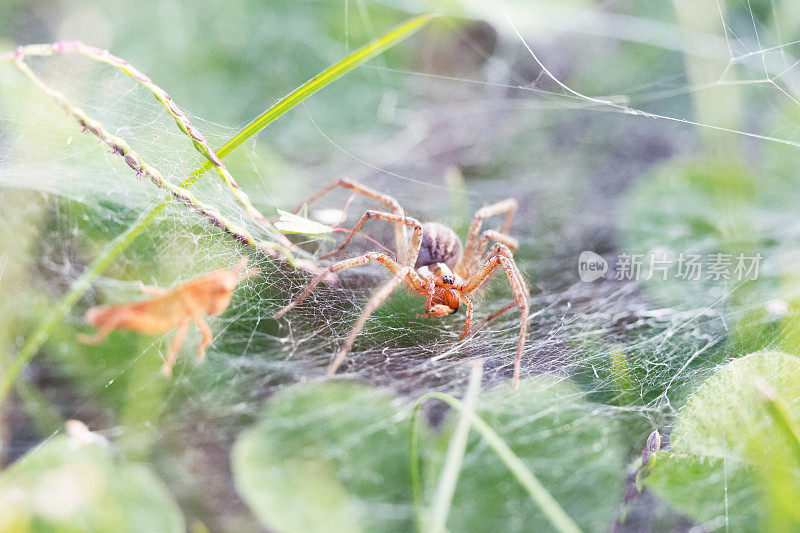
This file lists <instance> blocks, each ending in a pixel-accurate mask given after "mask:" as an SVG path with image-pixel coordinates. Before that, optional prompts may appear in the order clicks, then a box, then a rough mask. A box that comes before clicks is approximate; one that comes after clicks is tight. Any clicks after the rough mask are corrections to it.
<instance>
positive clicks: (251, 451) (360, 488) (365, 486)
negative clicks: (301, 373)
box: [233, 382, 414, 532]
mask: <svg viewBox="0 0 800 533" xmlns="http://www.w3.org/2000/svg"><path fill="white" fill-rule="evenodd" d="M401 407H402V406H401V405H400V404H399V402H397V401H396V400H395V399H394V398H393V397H392V396H391V395H390V394H388V393H387V392H384V391H380V390H376V389H371V388H368V387H366V386H363V385H358V384H354V383H344V382H327V383H323V384H321V385H317V386H314V385H309V384H302V385H300V386H296V387H292V388H289V389H286V390H285V391H283V392H281V393H279V394H277V395H276V396H275V397H273V398H272V399H271V401H270V402H269V405H268V406H267V408H266V409H265V411H264V413H263V417H262V419H261V421H260V422H259V423H258V424H257V425H256V426H255V427H253V428H251V429H249V430H247V431H245V432H244V433H243V434H242V435H241V436H240V438H239V440H238V441H237V443H236V445H235V447H234V450H233V473H234V478H235V480H236V485H237V488H238V489H239V492H240V493H241V494H242V496H243V497H244V499H245V501H246V502H247V504H248V505H249V506H250V508H251V509H252V510H253V512H254V513H255V515H256V516H257V517H258V519H259V520H260V521H261V523H262V524H263V525H264V526H265V527H267V528H268V529H270V530H272V531H277V532H284V531H287V532H288V531H305V532H315V531H325V532H327V531H331V530H332V529H331V528H335V530H336V531H362V530H363V531H409V530H411V529H413V526H414V522H413V519H414V515H413V508H412V505H411V490H410V480H409V472H408V459H407V458H408V443H409V439H410V424H409V421H408V419H407V418H406V417H403V416H402V415H401V414H400V408H401ZM334 525H335V526H334Z"/></svg>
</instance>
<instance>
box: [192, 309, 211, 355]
mask: <svg viewBox="0 0 800 533" xmlns="http://www.w3.org/2000/svg"><path fill="white" fill-rule="evenodd" d="M194 322H195V324H197V329H198V330H200V334H201V335H203V340H202V341H200V346H199V347H198V348H197V360H198V361H202V360H204V359H205V358H206V348H208V347H209V345H211V341H213V340H214V336H213V335H212V333H211V328H209V327H208V324H206V322H205V320H203V319H202V318H201V317H199V316H198V317H195V319H194Z"/></svg>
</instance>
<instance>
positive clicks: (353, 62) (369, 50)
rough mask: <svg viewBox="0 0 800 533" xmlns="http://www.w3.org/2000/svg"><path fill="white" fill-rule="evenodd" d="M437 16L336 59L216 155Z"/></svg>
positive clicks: (197, 172)
mask: <svg viewBox="0 0 800 533" xmlns="http://www.w3.org/2000/svg"><path fill="white" fill-rule="evenodd" d="M437 16H438V15H436V14H435V13H427V14H425V15H420V16H419V17H415V18H412V19H411V20H409V21H407V22H405V23H404V24H402V25H400V26H398V27H397V28H395V29H393V30H392V31H390V32H389V33H387V34H385V35H384V36H383V37H381V38H379V39H376V40H374V41H372V42H371V43H369V44H367V45H366V46H364V47H362V48H359V49H358V50H356V51H355V52H353V53H352V54H350V55H349V56H347V57H345V58H344V59H342V60H341V61H339V62H338V63H334V64H333V65H331V66H330V67H328V68H326V69H325V70H323V71H322V72H320V73H319V74H317V75H316V76H314V77H313V78H311V79H310V80H308V81H307V82H305V83H304V84H303V85H301V86H300V87H298V88H297V89H295V90H294V91H292V92H290V93H289V94H288V95H286V96H285V97H284V98H283V99H281V101H280V102H278V103H277V104H275V105H274V106H272V107H270V108H269V109H267V110H266V111H264V112H263V113H261V115H259V116H258V117H257V118H256V119H255V120H253V121H252V122H250V124H248V125H247V126H245V127H244V128H243V129H242V131H240V132H239V133H237V134H236V135H234V136H233V138H231V140H229V141H228V142H226V143H225V144H224V145H223V146H222V147H221V148H220V149H219V150H217V155H218V156H219V157H225V156H226V155H228V154H230V153H231V152H232V151H233V150H235V149H236V148H238V147H239V146H241V144H242V143H244V142H245V141H247V140H248V139H250V138H251V137H252V136H254V135H255V134H256V133H258V132H259V131H261V130H262V129H264V128H265V127H267V126H269V125H270V124H271V123H273V122H274V121H275V120H277V119H278V118H279V117H281V116H282V115H284V114H285V113H286V112H287V111H289V110H290V109H292V108H293V107H295V106H296V105H297V104H299V103H300V102H302V101H303V100H305V99H306V98H308V97H309V96H311V95H312V94H314V93H316V92H317V91H319V90H320V89H322V88H323V87H325V86H327V85H330V84H331V83H333V82H334V81H336V80H338V79H339V78H341V77H342V76H344V75H345V74H347V73H348V72H350V71H351V70H353V69H355V68H357V67H359V66H361V65H363V64H364V63H366V62H367V61H369V60H370V59H372V58H373V57H375V56H377V55H379V54H381V53H383V52H385V51H386V50H388V49H389V48H392V47H393V46H395V45H396V44H398V43H400V42H401V41H402V40H404V39H405V38H406V37H409V36H411V35H412V34H414V33H416V32H417V31H418V30H420V29H421V28H422V27H423V26H425V25H426V24H427V23H428V22H430V21H431V20H433V19H434V18H436V17H437ZM211 167H212V164H211V162H210V161H206V162H204V163H203V165H202V166H201V167H198V168H197V169H195V171H194V172H192V173H191V174H190V175H189V178H188V179H189V180H191V181H190V184H191V183H194V181H195V180H196V179H197V178H198V177H200V176H201V175H202V174H203V173H204V172H206V171H207V170H209V169H211ZM192 178H194V179H192Z"/></svg>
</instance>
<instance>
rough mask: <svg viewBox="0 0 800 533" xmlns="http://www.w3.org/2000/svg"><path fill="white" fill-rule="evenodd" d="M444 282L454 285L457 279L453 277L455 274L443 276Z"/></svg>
mask: <svg viewBox="0 0 800 533" xmlns="http://www.w3.org/2000/svg"><path fill="white" fill-rule="evenodd" d="M442 283H444V284H445V285H452V284H453V283H455V280H454V279H453V276H444V277H443V278H442Z"/></svg>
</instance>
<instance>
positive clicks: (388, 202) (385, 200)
mask: <svg viewBox="0 0 800 533" xmlns="http://www.w3.org/2000/svg"><path fill="white" fill-rule="evenodd" d="M336 187H343V188H345V189H350V190H351V191H355V192H357V193H359V194H361V195H363V196H366V197H367V198H372V199H373V200H375V201H377V202H380V203H382V204H383V205H385V206H386V207H388V208H389V209H391V211H392V213H394V214H396V215H402V214H403V208H402V207H401V206H400V202H398V201H397V200H395V199H394V197H392V196H389V195H388V194H384V193H382V192H379V191H376V190H375V189H372V188H370V187H367V186H366V185H362V184H361V183H358V182H356V181H352V180H349V179H347V178H342V179H340V180H339V181H336V182H334V183H332V184H330V185H328V186H327V187H325V188H324V189H322V190H321V191H319V192H318V193H317V194H315V195H314V196H312V197H311V198H309V199H308V200H306V201H305V202H303V203H302V204H300V205H299V206H297V207H296V208H295V209H293V210H292V213H297V212H299V211H300V209H302V208H303V206H304V205H308V204H310V203H312V202H315V201H317V200H319V199H320V198H322V197H323V196H324V195H326V194H328V193H329V192H330V191H332V190H333V189H335V188H336ZM394 239H395V252H396V253H397V257H398V258H399V259H400V260H401V261H402V260H403V259H404V258H405V257H406V253H407V250H408V248H407V244H406V231H405V226H403V225H402V224H395V227H394ZM415 260H416V258H415Z"/></svg>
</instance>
